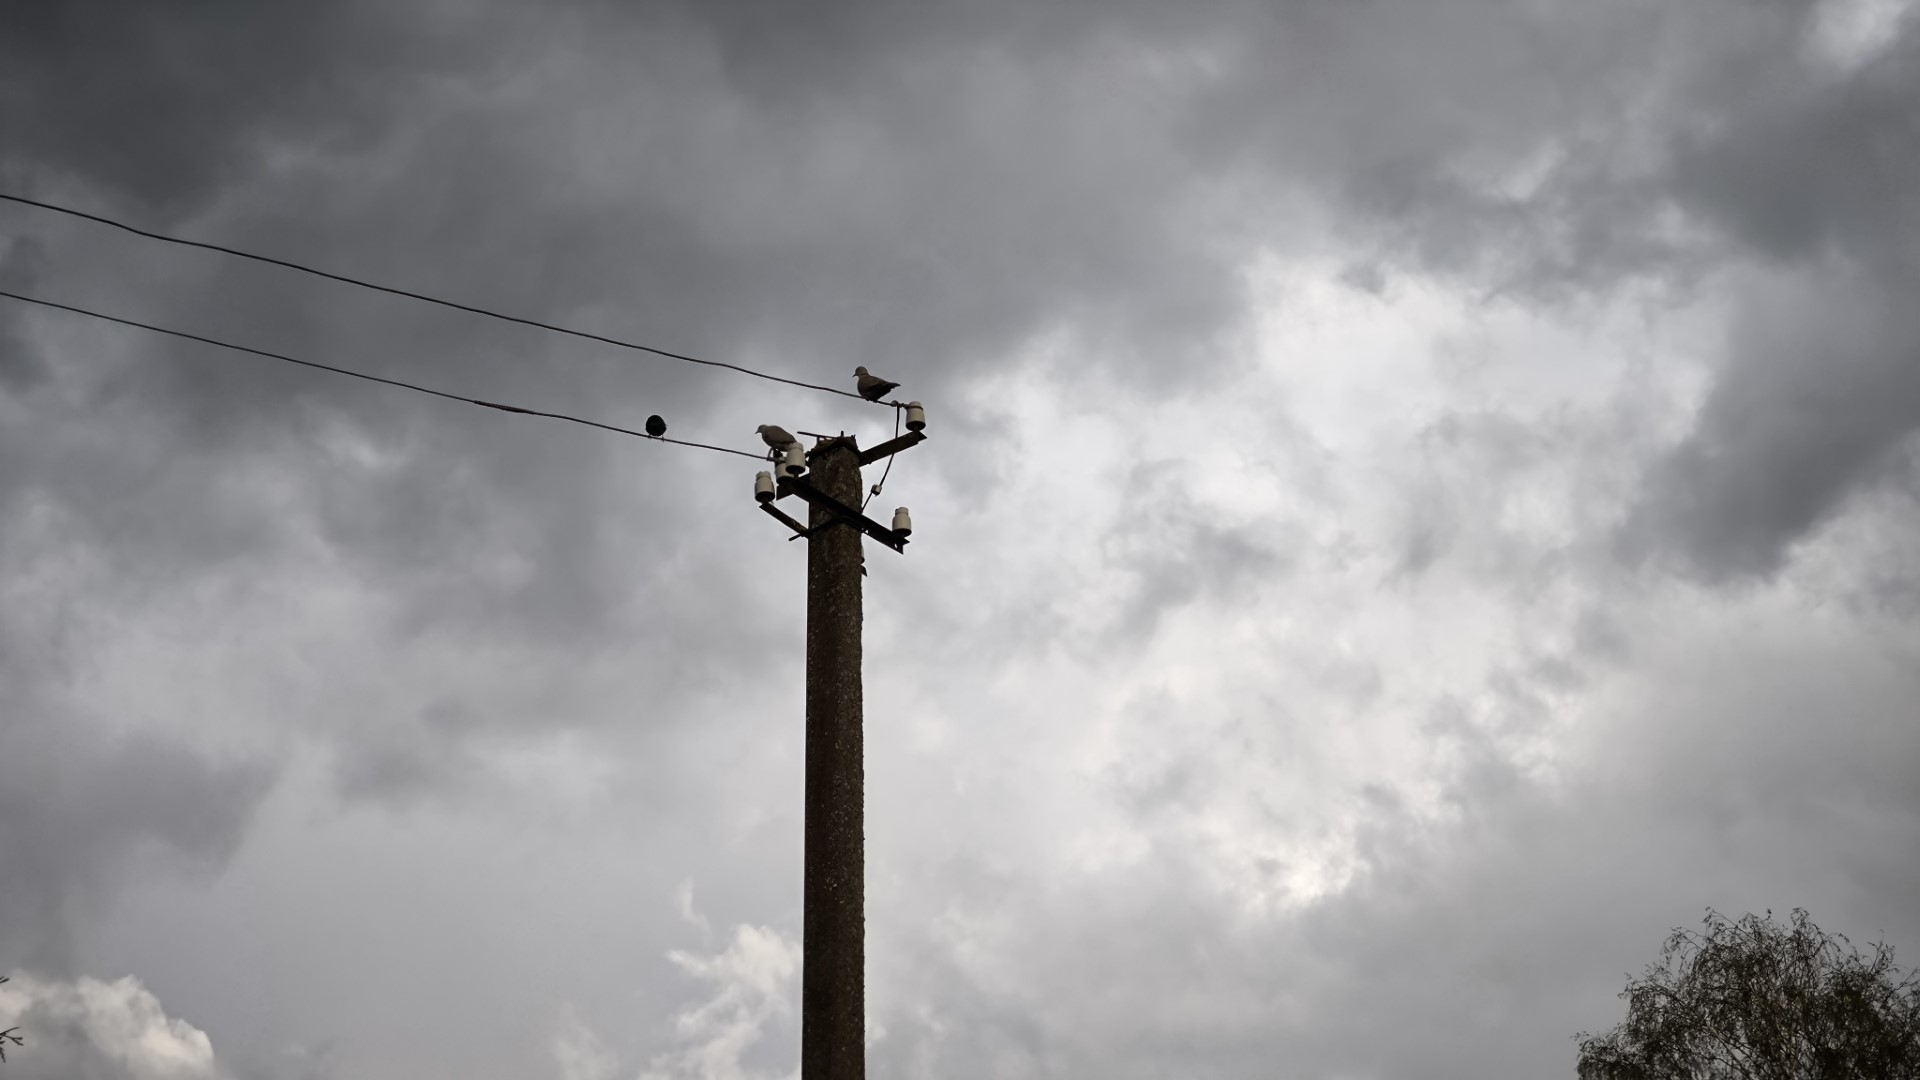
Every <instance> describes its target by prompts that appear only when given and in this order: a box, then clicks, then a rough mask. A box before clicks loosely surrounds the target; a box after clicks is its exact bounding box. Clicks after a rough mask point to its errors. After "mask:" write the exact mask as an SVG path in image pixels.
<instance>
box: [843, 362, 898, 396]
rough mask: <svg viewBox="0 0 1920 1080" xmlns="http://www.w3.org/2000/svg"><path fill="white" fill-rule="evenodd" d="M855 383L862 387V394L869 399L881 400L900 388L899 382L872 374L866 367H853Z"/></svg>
mask: <svg viewBox="0 0 1920 1080" xmlns="http://www.w3.org/2000/svg"><path fill="white" fill-rule="evenodd" d="M853 378H854V385H856V386H858V387H859V388H860V396H861V397H863V398H866V399H867V400H868V401H879V400H880V399H881V398H883V397H886V396H887V395H888V394H891V393H893V392H894V391H895V390H898V389H900V384H899V383H897V382H888V381H887V380H885V379H883V378H881V377H880V376H878V375H874V374H870V373H869V372H868V371H867V369H866V368H863V367H857V368H854V369H853Z"/></svg>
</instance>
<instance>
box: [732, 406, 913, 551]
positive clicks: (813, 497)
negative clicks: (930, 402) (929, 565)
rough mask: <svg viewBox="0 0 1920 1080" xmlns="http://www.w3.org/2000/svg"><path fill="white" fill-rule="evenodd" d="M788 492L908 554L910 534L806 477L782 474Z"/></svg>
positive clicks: (783, 488) (797, 526)
mask: <svg viewBox="0 0 1920 1080" xmlns="http://www.w3.org/2000/svg"><path fill="white" fill-rule="evenodd" d="M915 434H918V432H916V433H915ZM876 449H877V448H876ZM788 495H798V496H800V497H801V498H802V499H805V500H806V501H807V502H809V503H812V504H813V505H814V506H816V507H818V508H820V509H822V510H825V511H826V512H827V513H829V514H831V515H833V516H834V517H835V518H837V519H839V521H838V523H839V524H842V525H846V526H847V527H848V528H852V529H858V530H859V531H861V532H863V533H866V534H867V535H868V536H871V537H873V538H874V539H875V540H878V541H880V542H881V543H882V544H885V545H886V546H888V547H890V548H892V549H893V550H895V551H898V552H900V553H901V554H905V553H906V548H907V538H906V537H904V536H902V535H900V534H899V533H897V532H894V531H893V530H892V529H889V528H886V527H885V526H883V525H881V524H880V523H879V522H877V521H875V520H873V519H872V518H870V517H868V516H867V515H865V514H863V513H861V512H860V511H858V510H855V509H854V508H853V507H851V506H848V505H847V504H845V503H843V502H841V501H840V500H838V499H836V498H834V497H833V496H831V495H828V494H827V493H826V492H824V491H821V490H820V489H819V488H817V487H814V486H813V485H812V484H809V483H807V482H806V481H805V480H803V479H800V478H798V477H781V478H780V496H781V497H782V498H785V497H786V496H788ZM760 505H761V507H762V508H763V509H765V510H767V511H768V512H770V513H774V514H778V515H779V516H780V517H781V518H783V519H784V520H786V521H787V522H788V523H789V525H790V526H791V527H793V528H795V529H797V530H798V531H799V532H801V533H805V532H806V531H807V530H806V529H804V528H800V523H799V522H797V521H794V520H793V519H792V518H790V517H787V515H785V514H782V513H780V512H779V511H777V510H774V509H773V507H772V506H771V505H769V504H767V503H761V504H760Z"/></svg>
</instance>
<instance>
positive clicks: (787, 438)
mask: <svg viewBox="0 0 1920 1080" xmlns="http://www.w3.org/2000/svg"><path fill="white" fill-rule="evenodd" d="M753 430H755V431H757V432H759V433H760V438H761V439H762V440H763V441H765V442H766V444H767V445H768V446H771V447H773V448H774V449H775V450H785V449H786V448H787V447H789V446H794V445H796V444H798V443H799V442H800V440H799V439H796V438H794V437H793V433H792V432H790V431H788V430H787V429H786V428H783V427H775V426H774V425H772V424H761V425H760V426H759V427H757V428H754V429H753Z"/></svg>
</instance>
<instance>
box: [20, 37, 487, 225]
mask: <svg viewBox="0 0 1920 1080" xmlns="http://www.w3.org/2000/svg"><path fill="white" fill-rule="evenodd" d="M400 14H401V13H400V12H399V9H397V8H396V7H395V6H393V5H387V4H380V3H359V2H347V3H334V4H323V5H294V6H263V5H260V4H249V3H222V2H214V3H195V4H171V5H159V6H156V5H151V4H127V3H113V2H106V0H79V2H73V3H69V2H66V0H20V2H18V3H10V4H8V5H7V6H6V8H5V10H4V11H0V130H4V131H6V132H7V140H6V141H7V146H6V148H5V149H4V150H0V178H4V179H5V180H6V181H7V183H8V184H9V185H17V184H19V183H21V182H22V181H42V180H44V181H47V182H60V181H67V180H78V181H80V182H82V183H85V184H88V185H90V186H96V187H97V188H99V189H102V190H104V191H105V192H107V193H108V194H110V195H117V196H125V197H128V198H130V199H133V200H135V201H137V202H139V203H143V204H146V205H150V206H156V207H162V208H166V209H169V210H175V211H178V210H185V209H187V208H189V207H191V206H193V205H195V204H198V203H200V202H202V201H204V200H205V199H207V198H208V197H209V196H211V195H213V194H215V193H217V192H218V191H220V190H221V189H222V187H223V186H224V185H225V184H228V183H231V182H234V181H237V180H241V179H244V178H245V177H246V176H247V175H248V174H249V173H251V172H252V171H253V170H254V169H255V168H257V167H258V166H259V164H260V158H261V155H262V154H263V152H264V151H265V150H267V149H268V147H269V145H270V144H271V143H272V142H273V141H274V140H276V139H277V138H281V137H287V138H297V139H301V140H307V139H316V138H317V139H321V140H325V141H327V142H329V143H331V144H332V145H335V146H338V147H340V148H342V149H347V148H351V147H354V146H357V145H361V144H363V143H364V141H365V140H366V139H368V138H369V137H370V136H371V135H372V134H373V133H374V132H376V131H377V130H378V128H379V126H380V125H381V123H382V122H383V114H386V113H388V112H390V111H391V98H392V96H393V95H394V94H395V92H396V90H397V89H398V88H399V84H400V82H401V79H402V77H403V76H404V77H406V78H417V77H418V76H419V75H420V74H421V72H420V68H421V66H422V65H423V64H425V63H431V57H432V48H433V46H432V43H431V41H430V40H429V39H427V38H425V37H423V36H421V35H419V34H417V33H415V32H414V28H413V27H411V26H409V25H408V24H407V22H406V21H405V19H404V18H403V17H400ZM438 29H439V31H440V32H441V34H447V33H449V32H450V31H452V32H454V33H455V34H457V30H456V28H452V27H441V28H438Z"/></svg>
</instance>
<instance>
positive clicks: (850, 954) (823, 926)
mask: <svg viewBox="0 0 1920 1080" xmlns="http://www.w3.org/2000/svg"><path fill="white" fill-rule="evenodd" d="M808 468H809V471H810V472H811V473H812V477H811V479H812V481H813V483H814V484H815V486H817V487H819V488H820V490H821V491H823V492H825V493H826V494H827V495H829V496H832V497H833V498H835V499H838V500H840V501H841V502H842V503H845V504H846V505H848V506H859V505H860V452H859V449H858V448H857V447H856V446H855V445H854V442H853V440H852V439H850V438H839V439H823V440H821V442H820V443H819V444H818V445H817V446H815V447H814V452H813V454H812V455H811V457H810V459H809V461H808ZM833 520H834V519H833V517H832V516H831V515H830V514H828V513H827V512H826V511H824V510H821V509H818V508H815V509H814V511H813V513H812V515H811V518H810V520H809V522H808V524H809V526H810V527H812V528H820V527H821V526H823V525H826V524H828V523H829V522H831V521H833ZM860 545H861V535H860V533H859V531H858V530H855V529H851V528H846V527H844V526H841V527H834V528H827V529H824V530H823V531H821V532H817V533H814V534H813V536H812V537H811V538H810V539H809V540H808V541H807V780H806V784H807V791H806V823H805V826H804V827H805V857H804V860H805V869H804V875H805V878H804V882H803V887H802V901H801V903H802V906H801V911H802V919H803V920H804V922H803V924H802V927H801V939H800V940H801V946H800V952H801V974H800V1075H801V1077H802V1078H803V1080H865V1077H866V940H865V939H866V857H865V853H864V850H863V848H864V842H865V837H864V825H865V816H866V805H865V799H866V775H865V769H866V766H865V745H864V739H863V738H862V731H861V716H862V709H863V701H862V695H861V686H860V660H861V650H860V623H861V596H860V565H861V550H860Z"/></svg>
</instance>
